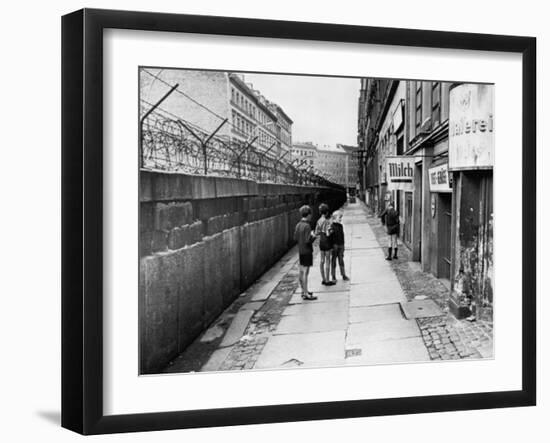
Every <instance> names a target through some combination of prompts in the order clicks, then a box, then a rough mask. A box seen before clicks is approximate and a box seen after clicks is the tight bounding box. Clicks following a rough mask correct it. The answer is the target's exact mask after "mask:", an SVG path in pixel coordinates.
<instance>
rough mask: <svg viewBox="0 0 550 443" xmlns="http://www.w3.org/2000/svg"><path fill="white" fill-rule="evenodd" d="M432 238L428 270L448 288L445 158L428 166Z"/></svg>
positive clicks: (448, 219) (448, 211) (448, 195)
mask: <svg viewBox="0 0 550 443" xmlns="http://www.w3.org/2000/svg"><path fill="white" fill-rule="evenodd" d="M428 175H429V183H430V215H431V219H432V220H431V225H432V238H431V243H432V245H433V247H432V248H431V257H430V268H431V269H430V270H431V272H432V273H433V274H434V275H435V276H436V277H438V278H440V279H442V280H443V281H444V283H445V284H446V285H447V286H448V287H449V288H450V279H451V262H452V241H451V240H452V232H451V231H452V219H453V211H452V196H453V194H452V191H453V190H452V187H451V180H450V176H449V170H448V163H447V158H446V157H445V158H442V159H440V160H439V161H437V162H434V166H432V167H431V168H429V171H428Z"/></svg>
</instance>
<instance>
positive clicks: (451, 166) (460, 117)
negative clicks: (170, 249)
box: [358, 79, 494, 319]
mask: <svg viewBox="0 0 550 443" xmlns="http://www.w3.org/2000/svg"><path fill="white" fill-rule="evenodd" d="M493 88H494V87H493V86H492V85H471V84H451V83H445V82H427V81H394V80H384V79H362V81H361V89H360V91H359V116H358V143H359V155H358V163H359V171H358V176H359V179H360V194H361V196H362V198H363V200H364V201H365V203H366V204H367V206H368V207H369V208H370V209H371V210H372V211H373V212H375V213H380V211H382V210H383V209H384V207H385V206H386V204H387V203H388V201H390V200H391V201H393V202H394V203H395V204H396V207H397V209H398V210H399V214H400V219H401V225H402V229H401V233H400V235H401V240H402V242H403V244H404V245H406V246H407V247H408V248H409V249H410V250H411V256H412V259H413V260H415V261H419V262H420V263H421V265H422V269H423V270H424V271H425V272H430V273H432V274H433V275H435V276H436V277H437V278H439V279H440V280H441V281H442V282H443V283H444V284H445V285H446V286H447V288H448V290H449V308H450V310H451V311H452V312H453V313H454V314H455V315H456V316H457V317H459V318H462V317H466V316H470V315H475V316H476V317H478V318H485V319H488V318H492V307H493V293H492V278H493V263H492V256H493V254H492V244H493V240H492V238H493V206H492V201H493V194H492V192H493V188H492V168H493V151H494V146H493V144H494V110H493V108H494V98H493V94H494V91H493Z"/></svg>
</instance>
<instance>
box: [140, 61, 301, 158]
mask: <svg viewBox="0 0 550 443" xmlns="http://www.w3.org/2000/svg"><path fill="white" fill-rule="evenodd" d="M146 71H148V72H150V73H151V74H153V75H150V74H148V73H147V72H146ZM155 76H156V77H158V78H155ZM175 84H178V85H179V86H178V91H180V92H181V93H183V94H181V93H176V92H175V93H173V94H171V95H170V96H169V97H168V98H167V99H166V100H165V101H164V102H163V103H162V105H161V108H162V109H163V110H164V111H168V112H170V113H172V114H174V115H175V116H177V117H179V118H181V119H183V120H186V121H188V122H190V123H191V124H193V125H196V126H198V127H199V128H201V129H202V130H203V131H205V132H207V133H211V132H213V131H215V130H216V129H217V128H218V127H219V125H220V124H221V123H222V121H223V120H224V119H227V120H228V122H227V123H226V124H225V125H223V126H222V127H221V128H220V129H219V132H217V135H218V136H220V137H224V138H226V139H228V140H230V141H233V142H236V143H246V142H249V141H251V140H253V139H254V137H257V139H256V141H255V142H254V146H256V147H258V148H260V149H261V150H264V151H265V150H268V149H270V148H271V152H273V153H276V154H277V153H280V152H281V151H282V150H288V149H289V148H290V146H291V143H292V124H293V122H292V119H291V118H290V117H289V116H288V115H287V114H286V113H285V112H284V110H283V109H282V107H281V106H280V105H278V104H276V103H273V102H271V101H269V100H268V99H267V98H266V97H264V96H263V95H262V94H261V92H260V91H258V90H256V89H254V87H253V85H252V84H250V83H246V81H245V78H244V76H243V75H241V74H236V73H229V72H223V71H199V70H186V69H152V68H147V69H146V70H142V71H141V72H140V98H141V99H142V100H144V101H145V102H142V107H144V108H147V107H148V104H151V105H152V104H154V103H156V102H157V101H158V100H159V99H160V98H161V97H162V96H163V95H164V94H165V93H166V92H167V91H168V90H169V86H168V85H170V86H171V85H175Z"/></svg>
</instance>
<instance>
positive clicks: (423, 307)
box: [401, 299, 443, 319]
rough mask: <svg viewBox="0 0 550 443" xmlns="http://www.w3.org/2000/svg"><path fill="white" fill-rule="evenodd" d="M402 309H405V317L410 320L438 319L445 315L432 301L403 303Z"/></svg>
mask: <svg viewBox="0 0 550 443" xmlns="http://www.w3.org/2000/svg"><path fill="white" fill-rule="evenodd" d="M401 308H402V309H403V313H404V314H405V317H406V318H408V319H412V318H426V317H438V316H440V315H443V311H442V310H441V309H440V308H439V306H437V304H436V303H435V302H434V301H433V300H431V299H425V300H412V301H409V302H404V303H403V302H402V303H401Z"/></svg>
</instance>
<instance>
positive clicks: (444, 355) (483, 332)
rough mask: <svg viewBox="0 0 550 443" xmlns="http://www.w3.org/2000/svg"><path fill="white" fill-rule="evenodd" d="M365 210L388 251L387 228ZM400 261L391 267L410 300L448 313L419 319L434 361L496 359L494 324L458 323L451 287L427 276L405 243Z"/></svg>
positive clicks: (459, 321)
mask: <svg viewBox="0 0 550 443" xmlns="http://www.w3.org/2000/svg"><path fill="white" fill-rule="evenodd" d="M361 206H362V208H363V210H364V212H365V217H366V220H367V222H368V224H369V226H370V227H371V229H372V230H373V232H374V234H375V236H376V239H377V241H378V243H379V244H380V246H381V247H382V248H383V250H386V248H387V242H388V240H387V238H388V237H387V234H386V228H385V226H384V225H383V224H382V223H381V222H380V219H379V218H378V217H376V216H374V215H373V214H372V212H371V211H370V210H369V209H367V207H366V206H365V205H364V204H362V203H361ZM398 257H399V258H398V259H397V260H392V261H391V262H390V263H391V266H392V269H393V270H394V272H395V274H396V275H397V278H398V280H399V283H400V284H401V287H402V288H403V291H404V293H405V295H406V297H407V299H408V300H415V299H418V298H428V299H431V300H433V301H434V302H435V303H436V304H437V305H438V306H439V308H440V309H441V310H442V312H443V313H444V314H443V315H441V316H436V317H428V318H417V319H416V321H417V323H418V327H419V328H420V330H421V331H422V338H423V340H424V343H425V344H426V347H427V348H428V352H429V354H430V358H431V359H432V360H457V359H465V358H492V357H493V323H492V322H488V321H479V320H478V321H473V322H471V321H468V320H457V319H456V317H455V316H454V315H453V314H451V313H450V312H449V309H448V304H447V300H448V296H449V290H448V289H447V287H446V286H445V285H444V284H443V283H442V282H441V281H440V280H439V279H437V278H435V277H434V276H433V275H432V274H428V273H426V272H423V271H422V269H421V267H420V264H419V263H418V262H413V261H411V253H410V251H409V250H408V248H406V247H405V246H404V245H402V244H401V243H400V244H399V249H398Z"/></svg>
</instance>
